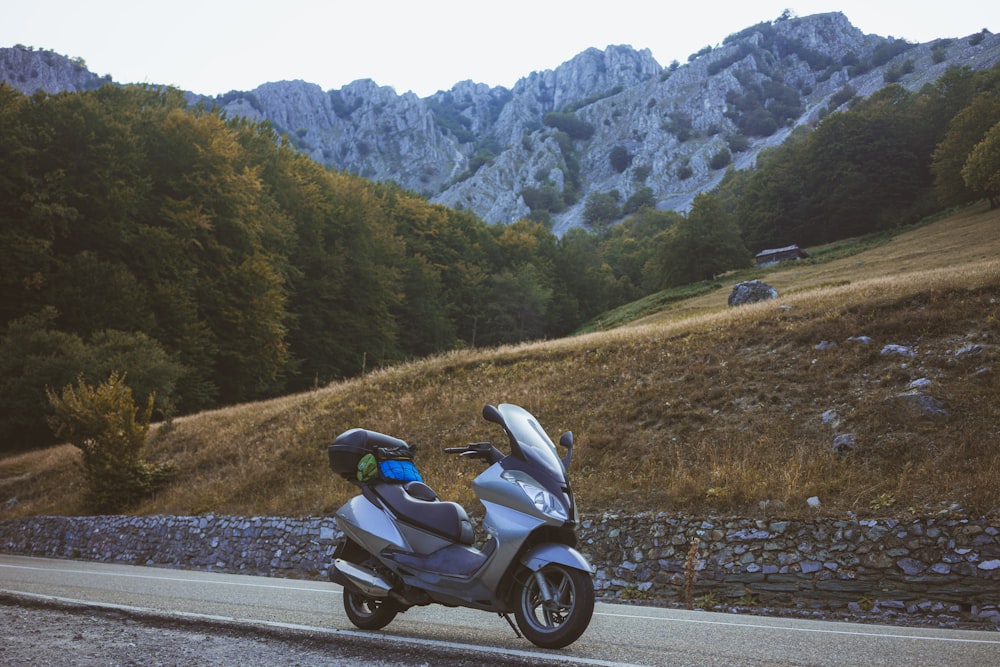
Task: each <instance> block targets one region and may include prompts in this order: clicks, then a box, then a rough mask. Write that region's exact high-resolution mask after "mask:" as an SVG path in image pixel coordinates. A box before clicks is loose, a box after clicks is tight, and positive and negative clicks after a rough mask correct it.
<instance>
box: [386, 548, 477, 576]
mask: <svg viewBox="0 0 1000 667" xmlns="http://www.w3.org/2000/svg"><path fill="white" fill-rule="evenodd" d="M386 555H387V556H389V557H390V558H392V559H393V560H394V561H396V562H397V563H399V564H400V565H402V566H403V567H406V568H410V569H413V570H419V571H422V572H433V573H434V574H444V575H448V576H452V577H462V578H465V577H469V576H472V574H473V573H474V572H475V571H476V570H478V569H479V568H480V567H482V566H483V563H485V562H486V554H484V553H483V552H482V551H479V550H478V549H474V548H472V547H469V546H465V545H464V544H450V545H448V546H446V547H444V548H443V549H438V550H437V551H435V552H434V553H432V554H428V555H426V556H418V555H415V554H408V553H402V552H398V551H397V552H392V553H389V554H386Z"/></svg>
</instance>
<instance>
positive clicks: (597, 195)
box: [583, 192, 622, 227]
mask: <svg viewBox="0 0 1000 667" xmlns="http://www.w3.org/2000/svg"><path fill="white" fill-rule="evenodd" d="M621 215H622V210H621V207H619V206H618V193H617V192H607V193H604V192H594V193H593V194H591V195H589V196H588V197H587V203H586V204H585V205H584V209H583V221H584V223H586V224H587V225H590V226H591V227H593V226H597V225H606V224H608V223H610V222H614V221H615V220H617V219H618V218H620V217H621Z"/></svg>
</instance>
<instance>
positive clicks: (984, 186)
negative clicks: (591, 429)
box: [962, 122, 1000, 208]
mask: <svg viewBox="0 0 1000 667" xmlns="http://www.w3.org/2000/svg"><path fill="white" fill-rule="evenodd" d="M962 178H963V179H964V180H965V184H966V186H968V188H969V190H971V191H972V192H975V193H977V194H979V195H981V196H983V197H986V198H987V199H989V200H990V208H997V207H998V206H1000V122H998V123H997V124H996V125H994V126H993V127H992V128H990V130H989V132H987V133H986V136H985V137H983V140H982V141H980V142H979V143H978V144H976V145H975V146H974V147H973V149H972V152H971V153H969V159H968V160H966V162H965V166H964V167H962Z"/></svg>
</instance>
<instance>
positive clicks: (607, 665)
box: [0, 589, 645, 667]
mask: <svg viewBox="0 0 1000 667" xmlns="http://www.w3.org/2000/svg"><path fill="white" fill-rule="evenodd" d="M0 593H10V594H12V595H14V596H22V597H28V598H33V599H36V600H43V601H52V602H60V603H63V604H74V605H82V606H86V607H99V608H102V609H113V610H116V611H124V612H132V613H139V614H144V615H147V616H157V617H161V618H163V617H166V618H170V617H176V618H184V619H191V620H200V621H214V622H221V623H229V624H232V623H234V622H235V623H239V624H244V625H252V626H258V627H260V626H264V627H270V628H280V629H283V630H296V631H304V632H313V633H321V634H326V635H333V636H338V637H359V638H363V639H369V640H374V641H377V642H383V643H384V642H389V643H393V642H394V643H397V644H410V645H414V646H421V647H424V648H428V647H430V648H434V647H437V648H446V649H450V650H459V651H469V652H473V653H482V654H486V655H490V656H495V655H497V654H501V655H508V656H511V657H517V658H527V659H532V660H544V661H548V662H562V663H565V664H567V665H588V666H593V667H645V666H643V665H637V664H635V663H629V662H611V661H608V660H598V659H595V658H582V657H578V656H572V655H560V654H558V653H541V652H538V651H521V650H518V649H509V648H501V647H499V646H481V645H478V644H462V643H459V642H447V641H441V640H439V639H420V638H417V637H399V636H394V635H387V634H376V633H373V632H362V631H360V630H341V629H339V628H322V627H316V626H312V625H299V624H297V623H281V622H278V621H263V620H260V621H259V620H256V619H239V618H235V617H230V616H215V615H211V614H196V613H193V612H184V611H175V612H164V611H161V610H158V609H148V608H144V607H132V606H129V605H121V604H114V603H111V602H91V601H89V600H76V599H73V598H63V597H57V596H54V595H40V594H37V593H25V592H22V591H7V590H3V589H0Z"/></svg>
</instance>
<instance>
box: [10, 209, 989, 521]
mask: <svg viewBox="0 0 1000 667" xmlns="http://www.w3.org/2000/svg"><path fill="white" fill-rule="evenodd" d="M813 250H814V253H813V254H814V256H816V255H818V259H816V260H814V261H809V262H805V263H800V264H796V265H793V266H791V267H775V268H774V269H772V270H768V271H766V272H764V273H762V274H761V275H760V276H759V277H761V278H763V279H764V280H766V281H767V282H769V283H770V284H772V285H774V286H775V287H776V288H777V289H778V290H779V292H780V293H781V295H782V296H781V298H779V299H778V300H775V301H771V302H767V303H763V304H757V305H753V306H744V307H741V308H735V309H731V308H728V307H727V306H726V298H727V297H728V294H729V287H730V286H731V284H732V282H735V278H734V279H728V282H726V283H725V286H724V287H723V288H719V289H715V290H711V291H708V292H707V293H703V294H701V295H697V296H693V297H691V298H687V299H684V300H681V301H676V302H673V303H668V304H666V305H665V306H663V307H662V308H661V309H660V310H659V311H657V312H655V313H653V314H648V315H645V316H644V317H642V318H641V319H638V320H635V321H633V322H631V323H630V324H628V325H626V326H619V327H617V328H614V329H610V330H607V331H602V332H596V333H589V334H586V335H581V336H577V337H573V338H566V339H561V340H554V341H547V342H540V343H534V344H527V345H520V346H516V347H505V348H498V349H491V350H474V351H460V352H454V353H450V354H446V355H442V356H438V357H434V358H431V359H427V360H422V361H419V362H414V363H411V364H406V365H402V366H398V367H394V368H391V369H386V370H382V371H378V372H374V373H370V374H369V375H367V376H365V377H363V378H359V379H355V380H351V381H348V382H342V383H337V384H334V385H331V386H328V387H325V388H322V389H319V390H316V391H313V392H310V393H306V394H300V395H294V396H289V397H285V398H282V399H279V400H272V401H267V402H261V403H256V404H249V405H241V406H238V407H234V408H230V409H225V410H219V411H214V412H207V413H202V414H199V415H195V416H192V417H188V418H184V419H178V420H176V421H175V422H174V423H172V424H171V425H169V427H162V428H160V429H159V431H158V432H157V433H156V434H155V435H154V437H153V439H152V446H151V455H150V457H151V458H153V459H155V460H171V461H173V462H175V463H176V465H177V467H178V469H179V475H178V477H177V479H176V481H175V482H174V483H173V484H172V485H171V486H170V487H169V488H167V489H165V490H164V491H163V492H161V493H160V494H159V495H158V496H157V497H156V498H153V499H151V500H150V501H148V502H146V503H144V504H143V505H142V506H140V507H139V508H137V511H138V512H139V513H143V514H151V513H176V514H190V513H207V512H216V513H233V514H242V515H255V514H282V515H321V514H329V513H331V512H333V511H334V509H335V508H336V507H337V506H338V505H339V504H340V503H341V502H343V501H344V500H345V499H346V498H347V497H349V496H350V495H352V493H353V490H354V489H353V487H352V486H350V485H349V484H347V483H345V482H343V481H341V480H340V479H339V478H337V477H335V476H334V475H333V474H332V473H331V472H330V471H329V469H328V468H327V463H326V453H325V448H326V445H327V444H328V443H329V442H330V441H331V440H332V439H333V437H335V436H336V434H338V433H339V432H341V431H343V430H345V429H347V428H350V427H353V426H362V427H366V428H371V429H374V430H378V431H382V432H385V433H389V434H392V435H395V436H398V437H401V438H404V439H406V440H408V441H410V442H414V443H417V444H418V445H419V446H420V448H421V449H420V451H419V453H418V464H419V465H420V468H421V470H422V472H423V474H424V477H425V479H426V480H427V481H428V482H429V483H430V484H431V485H432V486H434V487H435V488H436V489H437V490H438V492H439V494H440V495H441V496H442V497H444V498H449V499H456V500H459V501H460V502H462V503H464V504H465V505H466V506H467V507H469V508H470V509H473V508H475V505H474V499H473V497H472V493H471V489H470V488H469V482H470V481H471V479H472V478H473V477H474V476H475V475H476V474H477V473H478V471H479V470H480V464H478V463H472V462H466V461H459V460H457V459H455V458H453V457H448V456H447V455H445V454H443V453H442V452H441V449H442V448H443V447H447V446H455V445H459V444H462V443H465V442H471V441H475V440H485V439H490V440H493V441H494V442H497V443H503V441H502V439H501V433H500V432H499V429H498V428H497V427H496V426H495V425H492V424H488V423H487V422H485V421H484V420H483V419H482V418H481V416H480V411H481V408H482V405H483V404H484V403H486V402H491V403H499V402H511V403H518V404H520V405H522V406H524V407H526V408H527V409H528V410H530V411H532V412H533V413H535V414H536V416H538V417H539V419H540V420H541V421H542V424H543V425H544V426H546V428H547V429H548V430H549V432H550V434H552V435H553V439H555V437H557V436H558V434H559V432H561V431H562V430H566V429H571V430H573V431H574V432H575V433H576V435H577V449H576V454H575V458H574V461H573V469H572V471H571V472H572V474H573V479H574V484H575V487H576V491H577V497H578V499H579V503H580V507H581V509H582V511H583V512H584V513H595V512H601V511H632V512H638V511H654V512H658V511H666V512H675V511H683V512H688V513H717V514H719V513H721V514H743V515H750V516H753V515H762V514H766V515H780V516H801V515H807V514H810V513H815V512H820V513H824V514H832V515H843V514H846V513H847V512H854V513H856V514H858V515H861V516H866V515H895V516H906V515H909V514H921V515H925V514H934V513H937V512H938V511H940V510H941V509H942V508H944V507H950V506H952V504H954V503H957V504H959V505H960V506H961V507H962V508H963V509H964V510H965V511H967V512H969V513H972V514H983V513H989V512H996V511H998V510H1000V485H998V484H997V483H996V480H997V479H1000V456H998V454H1000V450H998V447H1000V401H997V396H1000V379H998V371H1000V369H998V367H997V355H998V354H1000V327H998V317H1000V303H998V300H1000V211H987V210H985V208H984V207H980V208H976V209H970V210H968V211H964V212H961V213H959V214H956V215H954V216H951V217H947V218H944V219H941V220H938V221H936V222H932V223H930V224H927V225H924V226H922V227H920V228H917V229H913V230H910V231H907V232H905V233H903V234H900V235H898V236H896V237H895V238H892V239H890V240H888V241H886V242H884V243H879V244H874V245H873V247H867V246H858V245H853V246H850V247H836V248H825V249H818V250H820V252H816V250H817V249H813ZM696 293H697V292H696ZM625 319H627V318H625ZM860 336H868V337H870V339H871V342H870V343H867V344H866V343H863V342H858V341H851V340H849V339H850V338H852V337H860ZM824 341H827V342H830V343H835V345H832V346H821V347H826V349H818V348H817V345H819V344H820V343H822V342H824ZM887 344H895V345H905V346H910V347H912V349H913V350H914V351H915V352H916V356H915V357H913V358H907V357H901V356H891V355H883V354H881V350H882V348H883V346H885V345H887ZM967 346H979V347H975V348H972V349H973V350H974V351H973V352H970V353H967V354H963V355H956V354H955V351H956V350H959V349H962V348H964V347H967ZM923 378H926V379H927V380H929V381H930V385H929V387H927V388H925V389H923V390H920V391H922V392H923V393H925V394H928V395H930V396H933V397H934V398H936V399H938V400H939V401H941V402H942V403H943V405H944V407H945V409H946V410H947V413H948V415H947V416H937V417H927V416H921V415H920V414H919V413H918V412H915V411H914V410H913V408H912V403H910V402H909V401H908V400H907V399H906V398H900V395H903V394H907V393H913V392H914V391H917V390H910V389H908V387H909V385H910V383H911V382H913V381H914V380H918V379H923ZM830 410H833V411H835V412H836V413H837V415H838V417H837V419H835V420H833V421H828V422H827V423H824V420H823V419H822V415H823V414H824V413H825V412H827V411H830ZM846 433H851V434H854V436H855V439H856V443H857V446H856V448H855V449H854V450H853V451H852V452H851V453H850V454H848V455H846V456H845V455H841V454H837V453H835V452H834V451H833V448H832V443H833V439H834V437H835V436H836V435H839V434H846ZM503 444H505V443H503ZM76 458H77V454H76V450H74V449H73V448H72V447H70V446H62V447H54V448H50V449H48V450H44V451H38V452H32V453H27V454H22V455H18V456H12V457H7V458H5V459H0V518H10V517H16V516H23V515H31V514H78V513H84V512H85V511H86V510H85V508H84V507H83V506H82V504H81V482H80V477H79V475H78V473H77V472H76V471H75V470H74V467H73V466H74V461H75V460H76ZM811 496H818V497H819V498H820V500H821V502H822V505H821V507H820V508H819V509H818V510H817V509H812V508H810V507H809V506H808V505H807V503H806V499H807V498H809V497H811ZM475 509H478V508H475Z"/></svg>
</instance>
